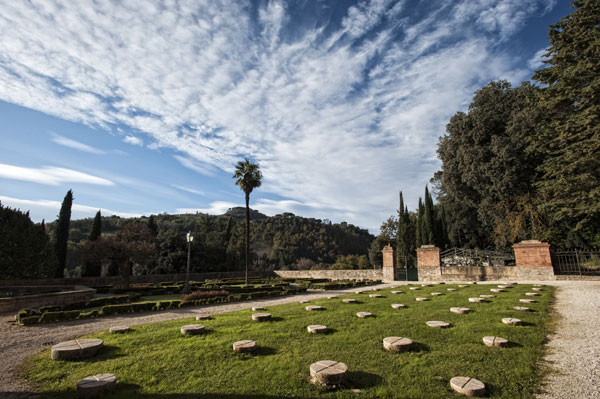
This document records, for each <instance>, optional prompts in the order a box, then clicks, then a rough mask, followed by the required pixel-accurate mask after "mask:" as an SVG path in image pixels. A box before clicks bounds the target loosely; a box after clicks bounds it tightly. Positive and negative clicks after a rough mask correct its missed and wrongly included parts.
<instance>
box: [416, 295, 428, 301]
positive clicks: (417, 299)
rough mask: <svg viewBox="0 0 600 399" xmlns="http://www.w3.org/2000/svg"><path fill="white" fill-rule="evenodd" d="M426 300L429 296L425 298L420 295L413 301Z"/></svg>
mask: <svg viewBox="0 0 600 399" xmlns="http://www.w3.org/2000/svg"><path fill="white" fill-rule="evenodd" d="M428 300H429V298H425V297H422V296H418V297H416V298H415V301H417V302H425V301H428Z"/></svg>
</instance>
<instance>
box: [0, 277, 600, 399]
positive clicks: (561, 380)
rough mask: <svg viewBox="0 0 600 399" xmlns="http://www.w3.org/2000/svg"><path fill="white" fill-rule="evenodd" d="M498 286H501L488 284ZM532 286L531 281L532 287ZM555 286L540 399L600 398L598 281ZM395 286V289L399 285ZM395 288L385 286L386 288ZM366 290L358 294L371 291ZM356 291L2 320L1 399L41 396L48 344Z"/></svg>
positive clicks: (0, 347) (567, 282)
mask: <svg viewBox="0 0 600 399" xmlns="http://www.w3.org/2000/svg"><path fill="white" fill-rule="evenodd" d="M489 283H490V284H492V283H497V282H489ZM528 283H529V282H528ZM544 283H546V284H552V285H555V286H557V288H558V290H557V293H556V304H555V312H556V319H557V326H556V330H555V334H554V335H552V336H551V337H550V341H549V343H548V346H547V348H548V353H547V355H546V357H545V358H544V361H545V362H546V363H547V364H548V365H549V366H550V367H551V368H552V369H553V370H554V371H555V372H554V373H551V374H550V375H549V376H548V377H547V378H546V379H545V380H544V381H543V384H542V390H543V392H542V393H541V394H539V395H538V396H537V398H538V399H562V398H564V399H571V398H581V399H584V398H585V399H600V388H599V387H600V281H553V282H544ZM401 284H402V283H395V284H393V285H401ZM390 285H392V284H381V285H379V286H377V287H378V288H385V287H388V286H390ZM372 288H373V287H362V288H358V290H370V289H372ZM353 291H356V289H349V290H340V291H329V292H310V293H306V294H302V295H295V296H289V297H285V298H276V299H274V298H271V299H262V300H256V301H246V302H237V303H232V304H221V305H215V306H207V307H201V308H200V307H199V308H193V309H189V308H185V309H177V310H171V311H164V312H160V313H157V312H152V313H144V314H132V315H116V316H111V317H102V318H98V319H94V320H82V321H73V322H65V323H51V324H39V325H35V326H30V327H23V326H16V325H14V324H13V323H12V320H13V316H0V359H1V361H0V398H10V399H25V398H32V397H37V395H36V394H35V393H34V392H33V391H34V390H33V389H32V387H31V386H29V385H28V384H27V381H24V380H22V379H20V378H18V377H17V373H18V367H19V366H20V365H21V364H22V362H23V361H24V360H25V359H26V358H27V357H29V356H32V355H34V354H36V353H38V352H40V351H41V350H43V349H44V348H46V347H48V346H49V345H53V344H56V343H58V342H61V341H65V340H69V339H73V338H76V337H79V336H81V335H85V334H90V333H92V332H95V331H100V330H106V329H108V328H109V327H111V326H114V325H118V324H120V325H122V324H129V325H135V324H144V323H152V322H156V321H164V320H172V319H180V318H186V317H194V316H195V315H197V314H198V313H209V314H216V313H224V312H231V311H235V310H241V309H248V308H251V307H252V306H261V305H265V306H273V305H279V304H285V303H291V302H296V301H298V300H299V298H300V297H302V299H316V298H320V297H326V296H330V295H336V294H343V293H347V292H353Z"/></svg>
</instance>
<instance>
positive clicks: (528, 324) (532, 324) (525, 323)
mask: <svg viewBox="0 0 600 399" xmlns="http://www.w3.org/2000/svg"><path fill="white" fill-rule="evenodd" d="M521 326H522V327H531V326H535V323H530V322H528V321H522V320H521Z"/></svg>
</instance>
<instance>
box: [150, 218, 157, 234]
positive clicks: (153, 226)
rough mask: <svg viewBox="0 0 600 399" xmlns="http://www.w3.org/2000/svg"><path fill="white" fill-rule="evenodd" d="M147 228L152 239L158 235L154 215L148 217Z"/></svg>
mask: <svg viewBox="0 0 600 399" xmlns="http://www.w3.org/2000/svg"><path fill="white" fill-rule="evenodd" d="M148 228H149V229H150V232H151V233H152V235H153V236H154V237H156V236H157V235H158V226H157V225H156V220H154V215H150V217H149V218H148Z"/></svg>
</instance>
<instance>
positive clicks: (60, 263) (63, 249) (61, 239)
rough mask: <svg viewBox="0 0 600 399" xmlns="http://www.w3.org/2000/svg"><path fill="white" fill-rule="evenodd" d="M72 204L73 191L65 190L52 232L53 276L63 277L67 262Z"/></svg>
mask: <svg viewBox="0 0 600 399" xmlns="http://www.w3.org/2000/svg"><path fill="white" fill-rule="evenodd" d="M72 205H73V191H72V190H69V191H67V194H66V195H65V198H64V199H63V202H62V205H61V207H60V212H59V214H58V220H57V222H56V230H55V232H54V253H55V254H56V261H57V264H56V272H55V274H54V277H58V278H61V277H63V274H64V270H65V264H66V262H67V245H68V241H69V224H70V223H71V206H72Z"/></svg>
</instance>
